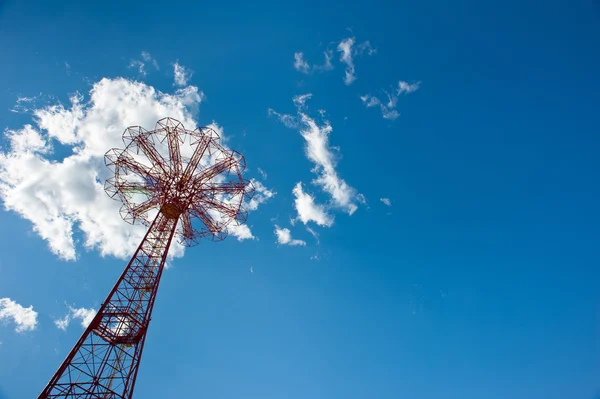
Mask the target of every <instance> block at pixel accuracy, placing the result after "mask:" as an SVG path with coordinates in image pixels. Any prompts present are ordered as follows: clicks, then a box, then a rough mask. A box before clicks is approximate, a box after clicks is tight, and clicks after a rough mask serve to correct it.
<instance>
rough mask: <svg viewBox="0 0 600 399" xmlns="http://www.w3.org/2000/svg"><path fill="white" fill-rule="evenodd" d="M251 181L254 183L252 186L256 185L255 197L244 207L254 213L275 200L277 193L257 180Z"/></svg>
mask: <svg viewBox="0 0 600 399" xmlns="http://www.w3.org/2000/svg"><path fill="white" fill-rule="evenodd" d="M250 181H251V182H252V185H254V196H253V197H252V199H251V200H250V201H249V202H248V203H246V204H244V205H245V207H246V209H247V210H249V211H254V210H256V209H257V208H258V206H259V205H260V204H262V203H264V202H266V201H268V200H269V199H271V198H273V197H274V196H275V194H277V193H276V192H275V191H271V190H269V189H268V188H266V187H265V186H264V185H263V184H262V183H261V182H259V181H258V180H256V179H250Z"/></svg>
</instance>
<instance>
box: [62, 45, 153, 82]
mask: <svg viewBox="0 0 600 399" xmlns="http://www.w3.org/2000/svg"><path fill="white" fill-rule="evenodd" d="M141 57H142V59H141V60H140V59H133V60H131V62H130V63H129V66H128V68H135V69H137V70H138V72H139V73H140V75H142V76H146V75H148V71H147V70H146V64H148V63H150V64H152V65H153V66H154V68H155V69H156V70H157V71H158V70H159V69H160V68H159V67H158V62H156V60H155V59H154V58H152V56H151V55H150V53H149V52H147V51H142V53H141ZM67 65H68V64H67Z"/></svg>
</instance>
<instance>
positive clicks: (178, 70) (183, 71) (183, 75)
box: [173, 62, 194, 87]
mask: <svg viewBox="0 0 600 399" xmlns="http://www.w3.org/2000/svg"><path fill="white" fill-rule="evenodd" d="M173 73H174V75H175V83H174V84H175V86H180V87H183V86H186V85H187V84H188V81H189V80H190V78H191V77H192V75H193V74H194V72H193V71H191V70H190V69H189V68H186V67H184V66H183V65H179V63H178V62H176V63H174V64H173Z"/></svg>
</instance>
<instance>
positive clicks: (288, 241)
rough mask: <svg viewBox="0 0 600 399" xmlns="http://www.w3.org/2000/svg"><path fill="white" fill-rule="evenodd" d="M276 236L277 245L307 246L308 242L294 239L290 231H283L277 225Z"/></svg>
mask: <svg viewBox="0 0 600 399" xmlns="http://www.w3.org/2000/svg"><path fill="white" fill-rule="evenodd" d="M275 236H276V237H277V243H279V244H281V245H301V246H305V245H306V242H304V241H302V240H295V239H293V238H292V234H291V232H290V229H285V228H283V229H282V228H280V227H279V226H277V225H275Z"/></svg>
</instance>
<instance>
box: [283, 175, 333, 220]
mask: <svg viewBox="0 0 600 399" xmlns="http://www.w3.org/2000/svg"><path fill="white" fill-rule="evenodd" d="M292 194H294V197H295V199H294V206H295V208H296V212H297V213H298V217H297V220H300V221H301V222H302V223H304V224H307V223H308V222H315V223H316V224H318V225H319V226H326V227H330V226H331V225H332V224H333V217H331V216H330V215H329V214H328V213H327V211H326V210H325V207H324V206H323V205H320V204H316V203H315V199H314V198H313V196H311V195H310V194H308V193H305V192H304V190H303V189H302V183H301V182H298V183H297V184H296V186H295V187H294V189H293V190H292Z"/></svg>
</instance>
